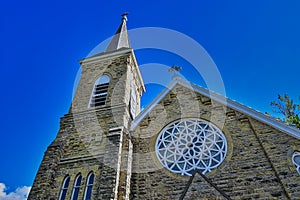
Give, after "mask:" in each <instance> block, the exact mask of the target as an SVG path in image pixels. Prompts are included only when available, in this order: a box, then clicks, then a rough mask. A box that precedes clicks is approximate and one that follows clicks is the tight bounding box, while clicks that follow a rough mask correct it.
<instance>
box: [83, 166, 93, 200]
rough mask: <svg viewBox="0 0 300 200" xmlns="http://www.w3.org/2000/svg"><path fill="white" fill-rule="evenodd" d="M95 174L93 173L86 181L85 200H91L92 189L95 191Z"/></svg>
mask: <svg viewBox="0 0 300 200" xmlns="http://www.w3.org/2000/svg"><path fill="white" fill-rule="evenodd" d="M94 177H95V175H94V173H93V172H91V173H90V174H89V175H88V178H87V181H86V187H85V192H84V200H90V199H91V196H92V189H93V184H94Z"/></svg>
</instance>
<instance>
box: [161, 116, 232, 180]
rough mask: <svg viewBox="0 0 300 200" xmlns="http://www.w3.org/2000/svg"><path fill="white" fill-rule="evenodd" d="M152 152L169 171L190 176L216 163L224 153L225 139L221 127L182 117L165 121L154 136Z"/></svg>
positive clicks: (225, 151) (203, 171)
mask: <svg viewBox="0 0 300 200" xmlns="http://www.w3.org/2000/svg"><path fill="white" fill-rule="evenodd" d="M155 148H156V155H157V157H158V159H159V161H160V162H161V164H162V165H163V166H164V167H165V168H167V169H168V170H170V171H171V172H174V173H177V174H181V175H186V176H191V175H192V174H193V172H194V170H195V169H198V170H200V171H201V172H202V173H203V174H205V173H207V172H210V171H212V170H213V169H215V168H216V167H218V166H219V165H220V164H221V163H222V161H223V160H224V159H225V157H226V153H227V141H226V138H225V136H224V134H223V133H222V131H221V130H220V129H219V128H217V127H216V126H215V125H213V124H212V123H210V122H208V121H205V120H202V119H183V120H179V121H176V122H173V123H171V124H169V125H167V126H166V127H165V128H164V129H163V130H162V131H161V133H160V134H159V136H158V138H157V140H156V145H155Z"/></svg>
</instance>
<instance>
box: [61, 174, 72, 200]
mask: <svg viewBox="0 0 300 200" xmlns="http://www.w3.org/2000/svg"><path fill="white" fill-rule="evenodd" d="M69 183H70V176H66V177H65V178H64V181H63V184H62V186H61V191H60V195H59V200H65V199H66V195H67V191H68V187H69Z"/></svg>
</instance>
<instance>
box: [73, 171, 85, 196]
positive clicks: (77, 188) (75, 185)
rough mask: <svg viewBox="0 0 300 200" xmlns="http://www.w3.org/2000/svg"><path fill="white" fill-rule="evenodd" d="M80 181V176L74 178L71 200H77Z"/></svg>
mask: <svg viewBox="0 0 300 200" xmlns="http://www.w3.org/2000/svg"><path fill="white" fill-rule="evenodd" d="M81 179H82V176H81V174H79V175H77V176H76V179H75V182H74V187H73V192H72V197H71V200H77V198H78V194H79V190H80V185H81Z"/></svg>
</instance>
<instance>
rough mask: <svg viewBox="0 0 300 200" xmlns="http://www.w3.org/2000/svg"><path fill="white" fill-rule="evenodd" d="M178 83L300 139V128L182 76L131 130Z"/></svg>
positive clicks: (144, 112) (141, 115) (137, 120)
mask: <svg viewBox="0 0 300 200" xmlns="http://www.w3.org/2000/svg"><path fill="white" fill-rule="evenodd" d="M178 84H179V85H181V86H183V87H186V88H189V89H191V90H193V91H195V92H198V93H200V94H202V95H204V96H206V97H209V98H211V99H212V100H213V101H216V102H218V103H220V104H222V105H226V106H228V107H229V108H232V109H234V110H236V111H239V112H241V113H243V114H245V115H248V116H250V117H252V118H254V119H256V120H258V121H260V122H263V123H265V124H268V125H270V126H272V127H274V128H276V129H278V130H280V131H282V132H284V133H287V134H288V135H290V136H292V137H295V138H297V139H300V130H299V129H297V128H295V127H291V126H288V125H286V124H284V123H283V122H281V121H278V120H276V119H275V118H273V117H270V116H267V115H265V114H263V113H261V112H258V111H256V110H254V109H252V108H249V107H247V106H245V105H243V104H240V103H238V102H236V101H233V100H231V99H229V98H226V97H224V96H222V95H219V94H216V93H214V92H212V91H209V90H208V89H205V88H203V87H200V86H198V85H195V84H193V83H190V82H188V81H186V80H183V79H182V78H180V77H176V78H174V79H173V80H172V81H171V82H170V83H169V85H168V86H167V87H166V88H165V89H163V91H162V92H161V93H160V94H159V95H158V96H156V98H155V99H154V100H153V101H152V102H151V103H150V104H149V105H148V106H147V107H146V108H145V109H144V110H142V111H141V112H140V113H139V115H138V116H137V117H136V118H135V119H134V120H133V121H132V123H131V127H130V131H133V130H135V128H136V127H137V126H138V125H139V124H140V122H141V121H142V120H143V119H144V118H145V117H146V116H147V115H148V114H149V113H150V112H151V110H152V109H153V108H154V107H155V106H156V105H157V104H158V103H159V102H160V101H161V100H162V99H163V98H164V97H165V96H166V95H167V94H168V93H169V92H170V91H171V90H172V89H173V88H174V87H175V86H176V85H178Z"/></svg>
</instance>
